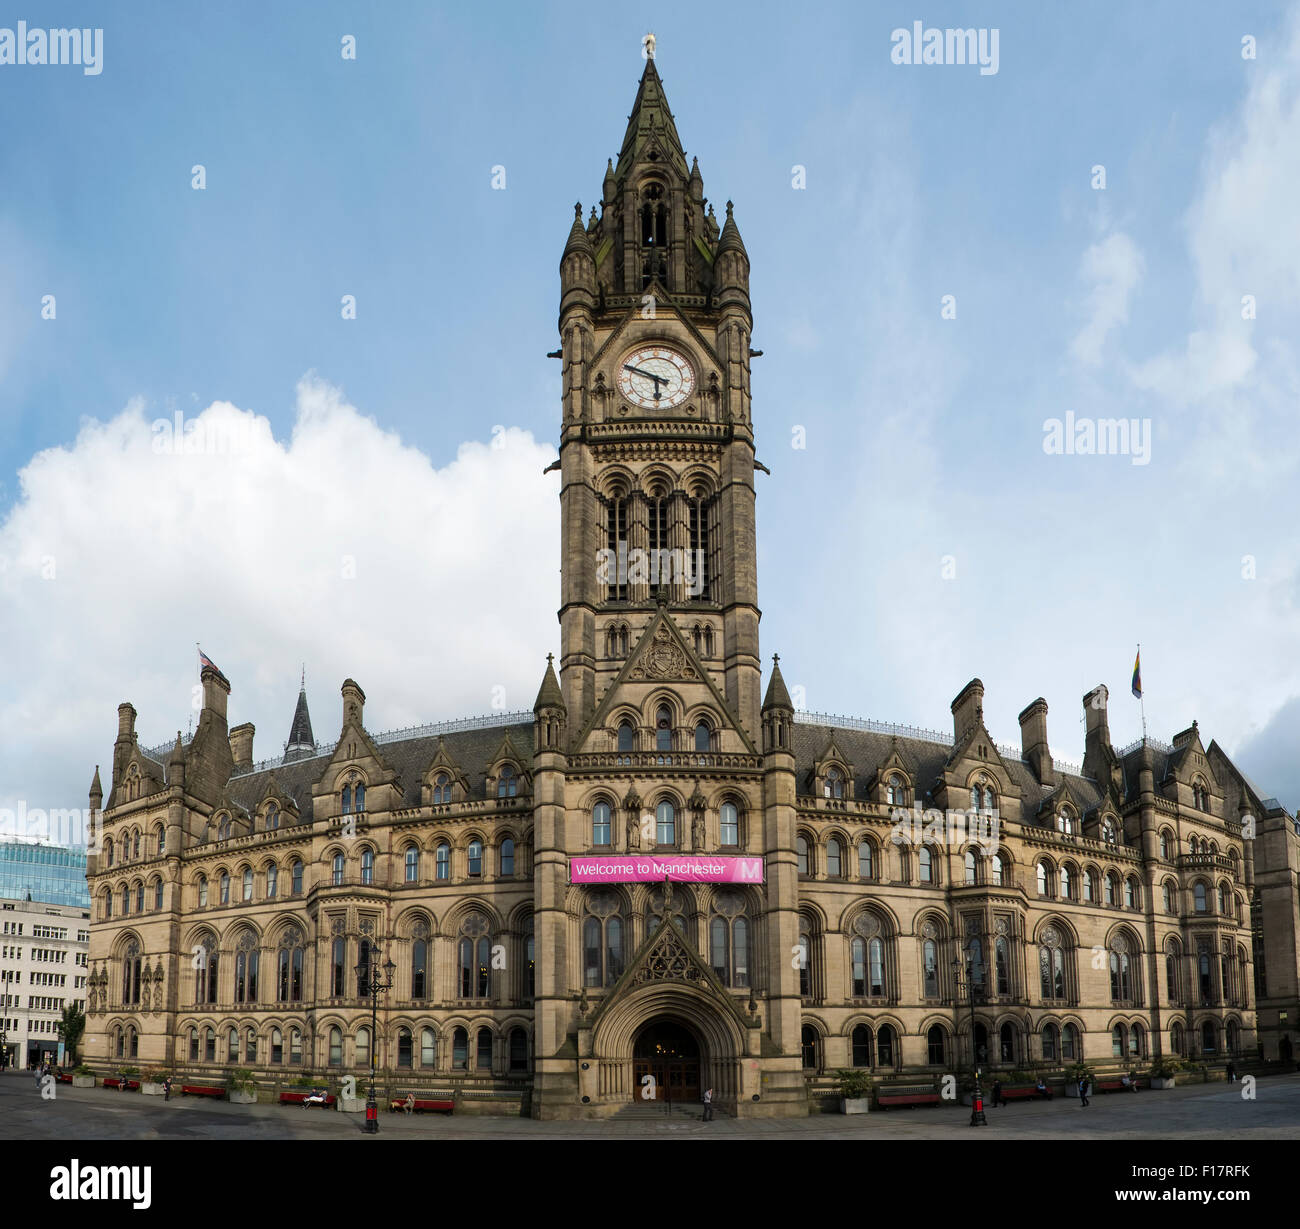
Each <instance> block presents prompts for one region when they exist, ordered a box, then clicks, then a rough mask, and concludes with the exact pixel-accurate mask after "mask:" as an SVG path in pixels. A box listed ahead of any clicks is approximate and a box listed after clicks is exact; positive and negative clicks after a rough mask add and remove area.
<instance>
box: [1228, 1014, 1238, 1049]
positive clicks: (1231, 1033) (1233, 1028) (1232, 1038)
mask: <svg viewBox="0 0 1300 1229" xmlns="http://www.w3.org/2000/svg"><path fill="white" fill-rule="evenodd" d="M1227 1036H1228V1053H1229V1054H1236V1053H1237V1051H1238V1049H1239V1048H1240V1046H1241V1028H1240V1026H1239V1025H1238V1024H1237V1022H1236V1020H1229V1021H1228V1028H1227Z"/></svg>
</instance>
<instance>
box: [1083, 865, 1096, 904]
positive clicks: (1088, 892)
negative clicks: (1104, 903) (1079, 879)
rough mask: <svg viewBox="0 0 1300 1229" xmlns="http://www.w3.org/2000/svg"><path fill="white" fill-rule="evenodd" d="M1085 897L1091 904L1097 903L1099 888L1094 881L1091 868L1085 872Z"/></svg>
mask: <svg viewBox="0 0 1300 1229" xmlns="http://www.w3.org/2000/svg"><path fill="white" fill-rule="evenodd" d="M1083 899H1084V900H1086V901H1087V902H1088V903H1089V904H1093V903H1095V902H1096V899H1097V888H1096V885H1095V884H1094V883H1093V879H1092V871H1090V870H1085V871H1084V872H1083Z"/></svg>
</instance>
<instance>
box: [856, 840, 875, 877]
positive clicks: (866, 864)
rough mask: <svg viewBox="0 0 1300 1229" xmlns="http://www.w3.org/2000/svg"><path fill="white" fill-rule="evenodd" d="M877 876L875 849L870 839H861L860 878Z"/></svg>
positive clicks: (859, 856)
mask: <svg viewBox="0 0 1300 1229" xmlns="http://www.w3.org/2000/svg"><path fill="white" fill-rule="evenodd" d="M875 877H876V859H875V850H874V848H873V847H872V844H871V842H870V841H860V842H859V843H858V878H859V879H874V878H875Z"/></svg>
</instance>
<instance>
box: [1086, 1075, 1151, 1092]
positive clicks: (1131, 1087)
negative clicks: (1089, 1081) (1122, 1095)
mask: <svg viewBox="0 0 1300 1229" xmlns="http://www.w3.org/2000/svg"><path fill="white" fill-rule="evenodd" d="M1150 1087H1151V1081H1150V1080H1149V1079H1145V1078H1142V1077H1139V1078H1138V1079H1136V1080H1130V1081H1129V1082H1128V1085H1127V1086H1126V1085H1125V1084H1124V1082H1123V1081H1122V1080H1098V1081H1097V1091H1098V1092H1137V1090H1138V1089H1139V1088H1150Z"/></svg>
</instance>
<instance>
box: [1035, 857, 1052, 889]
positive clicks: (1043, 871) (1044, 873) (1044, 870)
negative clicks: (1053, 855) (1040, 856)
mask: <svg viewBox="0 0 1300 1229" xmlns="http://www.w3.org/2000/svg"><path fill="white" fill-rule="evenodd" d="M1050 873H1051V872H1050V871H1049V869H1048V866H1047V863H1046V862H1040V863H1039V864H1038V895H1039V896H1046V895H1047V894H1048V893H1047V883H1048V875H1049V874H1050Z"/></svg>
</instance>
